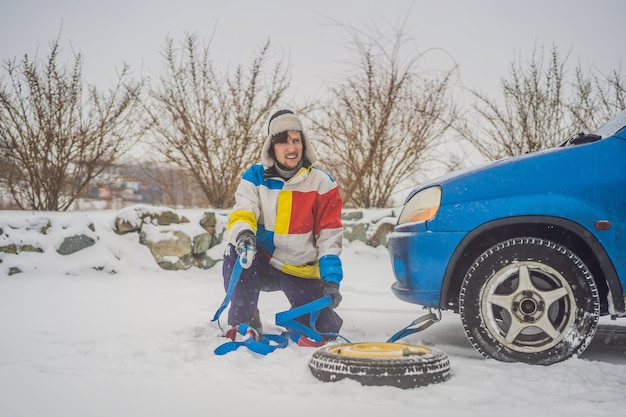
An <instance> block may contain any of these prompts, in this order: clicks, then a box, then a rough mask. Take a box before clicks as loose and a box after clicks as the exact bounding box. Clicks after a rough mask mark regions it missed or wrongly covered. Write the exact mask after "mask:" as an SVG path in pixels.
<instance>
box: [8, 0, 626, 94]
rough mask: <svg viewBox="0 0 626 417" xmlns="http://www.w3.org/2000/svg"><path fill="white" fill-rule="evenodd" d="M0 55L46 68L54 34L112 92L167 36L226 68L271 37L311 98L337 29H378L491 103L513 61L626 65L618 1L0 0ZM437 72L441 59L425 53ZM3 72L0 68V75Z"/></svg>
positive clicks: (336, 60) (89, 76)
mask: <svg viewBox="0 0 626 417" xmlns="http://www.w3.org/2000/svg"><path fill="white" fill-rule="evenodd" d="M0 2H1V3H2V4H1V5H0V58H1V59H2V61H3V62H4V61H6V60H7V59H11V58H15V57H18V58H21V57H22V56H23V55H24V54H26V53H28V54H29V55H31V56H33V55H35V53H36V54H37V57H38V58H40V59H45V57H46V55H47V54H48V52H49V44H50V41H52V40H54V39H56V38H57V36H58V34H59V30H60V29H61V26H62V31H61V38H60V40H61V46H62V47H63V48H64V50H65V51H71V50H72V48H73V50H75V51H77V52H80V53H82V55H83V59H84V66H83V75H84V78H85V81H86V82H87V83H89V84H96V85H98V86H100V87H109V86H110V85H111V82H112V81H113V80H115V79H116V71H117V70H119V69H120V68H121V66H122V63H123V62H126V63H128V64H129V65H130V66H131V68H132V69H133V72H134V73H135V74H137V75H147V76H150V77H152V78H156V77H158V75H159V73H160V72H161V68H162V66H163V60H162V56H161V51H162V48H163V46H164V44H165V39H166V38H167V37H168V36H169V37H171V38H173V39H174V40H176V41H179V40H182V39H183V38H184V36H185V34H186V33H195V34H197V35H198V37H199V38H200V40H202V41H203V42H204V41H208V40H209V39H210V38H211V36H212V35H213V41H212V44H211V51H212V56H213V58H214V61H215V63H216V64H217V65H218V66H220V67H223V68H226V67H227V66H230V67H232V66H234V65H237V64H243V65H244V66H246V65H247V64H249V62H250V61H251V59H252V56H253V52H254V51H256V50H258V47H259V46H260V45H261V44H262V43H263V42H264V41H265V40H267V39H270V40H271V41H272V44H273V46H274V47H273V52H274V53H275V56H277V57H280V56H281V54H282V56H285V57H287V58H288V59H289V62H290V68H291V75H292V87H293V90H292V92H291V94H294V93H297V94H301V95H305V96H312V95H314V94H315V93H316V92H317V91H320V90H322V87H323V85H324V83H325V82H327V81H328V80H330V79H332V78H333V77H336V76H340V74H341V72H342V70H345V66H344V64H343V63H342V59H343V58H345V56H346V53H347V50H346V48H345V45H346V44H347V41H348V40H349V38H348V36H347V33H346V31H345V29H343V28H342V27H341V26H340V24H341V25H353V26H357V27H364V26H365V25H369V26H371V25H372V24H373V23H375V24H376V25H377V26H378V27H380V28H382V29H388V28H389V27H394V26H395V27H397V26H399V25H400V24H401V22H402V21H403V19H404V18H405V17H406V18H407V23H406V31H407V32H408V34H409V35H410V36H411V37H412V38H413V39H414V40H415V45H416V48H419V50H421V51H425V50H427V49H430V48H437V49H439V50H442V51H445V52H446V53H447V54H448V55H449V57H451V58H452V59H454V60H455V61H456V62H457V63H458V64H459V67H460V73H461V76H462V83H463V85H464V86H465V87H468V88H472V89H478V90H481V91H483V92H487V93H489V94H492V93H493V92H496V91H498V85H499V80H500V78H501V77H503V76H506V75H507V72H508V69H509V66H510V64H511V62H513V60H514V59H519V58H520V57H521V59H523V60H527V59H528V58H530V57H531V56H532V53H533V50H535V49H536V47H541V46H543V47H547V48H548V49H549V48H550V47H551V46H552V45H553V44H554V45H557V47H558V48H559V51H561V53H563V54H566V53H568V52H569V53H570V58H569V60H568V63H569V64H570V65H571V67H572V68H573V67H574V66H575V65H576V64H577V63H579V62H580V63H581V64H582V65H583V68H588V67H589V66H591V65H595V66H596V67H597V69H598V70H599V71H602V72H604V73H608V72H610V71H612V70H614V69H618V68H620V66H621V65H622V64H623V63H624V61H626V59H625V58H626V46H625V44H624V42H625V41H626V23H625V20H624V18H625V17H626V1H624V0H523V1H520V0H510V1H507V0H471V1H470V0H431V1H426V0H416V1H413V0H377V1H371V0H359V1H356V0H352V1H342V0H311V1H307V2H303V1H297V0H291V1H279V0H263V1H253V0H235V1H228V0H220V1H214V0H202V1H201V0H177V1H172V0H169V1H165V0H105V1H102V0H98V1H92V0H38V1H34V0H0ZM427 56H428V57H430V58H429V59H428V64H429V65H430V66H432V67H434V69H437V67H442V68H444V69H445V67H449V65H450V62H451V61H450V58H449V57H447V56H446V54H444V53H434V54H431V55H427ZM0 74H2V75H4V74H5V71H2V72H0Z"/></svg>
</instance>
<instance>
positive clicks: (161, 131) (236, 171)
mask: <svg viewBox="0 0 626 417" xmlns="http://www.w3.org/2000/svg"><path fill="white" fill-rule="evenodd" d="M269 51H270V42H269V41H267V42H266V43H265V44H263V46H262V47H261V48H260V50H259V51H258V53H257V55H256V56H255V58H254V59H253V61H252V63H251V64H250V66H249V67H248V68H247V69H244V68H243V67H242V66H237V68H236V69H235V70H234V72H233V73H232V74H227V75H222V74H221V73H220V72H219V71H218V70H217V69H216V68H214V66H213V64H212V62H211V60H210V54H209V47H208V46H207V47H204V48H203V49H201V48H200V47H199V46H198V41H197V39H196V37H195V36H194V35H187V36H186V38H185V41H184V43H183V50H182V51H180V52H179V51H177V50H176V48H175V45H174V42H173V41H172V40H171V39H169V40H168V41H167V45H166V48H165V52H164V57H165V62H166V71H165V74H164V75H163V76H162V77H161V85H160V86H159V87H158V88H155V89H154V90H153V91H152V98H153V102H152V103H151V106H150V108H149V110H148V112H149V114H150V116H151V120H152V123H153V129H152V130H153V133H154V135H155V138H156V143H155V146H156V148H157V150H158V152H159V153H160V154H162V155H163V156H164V157H165V159H166V161H167V162H170V163H173V164H175V165H176V166H178V167H180V168H182V169H183V170H184V171H185V172H186V173H188V174H189V175H190V176H192V177H193V178H194V179H195V180H196V181H197V182H198V184H199V185H200V188H201V189H202V191H203V192H204V194H205V195H206V198H207V199H208V201H209V203H210V204H211V205H212V206H213V207H215V208H226V207H230V206H232V204H233V202H234V193H235V188H236V187H237V184H238V183H239V180H240V177H241V174H242V173H243V170H244V169H245V168H246V167H247V166H248V165H250V164H252V163H254V162H257V161H258V159H259V155H260V153H261V146H262V144H263V138H262V134H263V125H264V123H265V122H266V121H267V119H268V118H269V115H270V112H271V111H272V110H273V109H274V107H275V106H276V104H277V103H278V101H279V100H280V99H281V97H282V96H283V94H284V93H285V91H286V89H287V88H288V86H289V80H288V77H287V72H286V70H285V69H284V68H283V64H282V61H280V62H278V63H277V64H276V65H275V66H274V67H273V68H272V69H271V70H270V71H269V72H268V73H267V74H266V71H265V67H266V61H267V59H268V54H269ZM260 135H261V136H260Z"/></svg>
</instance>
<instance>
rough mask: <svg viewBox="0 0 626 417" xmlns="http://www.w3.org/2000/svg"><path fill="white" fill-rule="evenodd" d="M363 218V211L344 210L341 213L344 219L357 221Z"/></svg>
mask: <svg viewBox="0 0 626 417" xmlns="http://www.w3.org/2000/svg"><path fill="white" fill-rule="evenodd" d="M362 218H363V212H362V211H344V212H343V213H341V220H343V221H355V220H361V219H362Z"/></svg>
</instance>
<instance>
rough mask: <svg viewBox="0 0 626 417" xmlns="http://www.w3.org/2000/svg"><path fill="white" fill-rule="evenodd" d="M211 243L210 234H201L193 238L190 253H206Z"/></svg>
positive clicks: (211, 236)
mask: <svg viewBox="0 0 626 417" xmlns="http://www.w3.org/2000/svg"><path fill="white" fill-rule="evenodd" d="M211 243H213V235H211V234H210V233H201V234H199V235H196V236H194V237H193V245H192V249H191V252H192V253H194V254H199V253H204V252H206V251H208V250H209V249H210V248H211V247H212V245H211Z"/></svg>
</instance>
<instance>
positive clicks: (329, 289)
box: [323, 282, 343, 308]
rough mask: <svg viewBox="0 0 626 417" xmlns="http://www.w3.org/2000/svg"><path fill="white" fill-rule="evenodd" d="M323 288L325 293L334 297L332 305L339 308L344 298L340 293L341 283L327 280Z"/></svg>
mask: <svg viewBox="0 0 626 417" xmlns="http://www.w3.org/2000/svg"><path fill="white" fill-rule="evenodd" d="M323 289H324V295H330V296H331V297H332V298H333V305H332V306H331V307H332V308H337V306H338V305H339V303H340V302H341V299H342V298H343V297H342V296H341V294H340V293H339V284H337V283H335V282H325V283H324V286H323Z"/></svg>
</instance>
